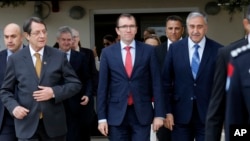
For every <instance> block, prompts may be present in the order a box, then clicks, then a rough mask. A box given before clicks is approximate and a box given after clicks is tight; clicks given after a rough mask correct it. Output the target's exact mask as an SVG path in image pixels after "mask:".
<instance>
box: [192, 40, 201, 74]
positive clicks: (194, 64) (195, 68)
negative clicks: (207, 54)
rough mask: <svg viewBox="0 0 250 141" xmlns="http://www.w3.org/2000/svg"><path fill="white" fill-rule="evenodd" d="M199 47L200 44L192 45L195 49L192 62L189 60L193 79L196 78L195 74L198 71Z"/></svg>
mask: <svg viewBox="0 0 250 141" xmlns="http://www.w3.org/2000/svg"><path fill="white" fill-rule="evenodd" d="M199 47H200V46H199V45H198V44H195V45H194V48H195V51H194V54H193V56H192V62H191V67H192V74H193V77H194V79H196V75H197V73H198V70H199V65H200V56H199V52H198V49H199Z"/></svg>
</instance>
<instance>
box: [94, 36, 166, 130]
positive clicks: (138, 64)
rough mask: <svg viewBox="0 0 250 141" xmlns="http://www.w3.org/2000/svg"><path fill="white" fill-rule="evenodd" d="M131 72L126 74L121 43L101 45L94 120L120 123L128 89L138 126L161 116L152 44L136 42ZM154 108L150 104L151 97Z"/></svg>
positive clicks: (157, 68)
mask: <svg viewBox="0 0 250 141" xmlns="http://www.w3.org/2000/svg"><path fill="white" fill-rule="evenodd" d="M135 49H136V51H135V52H136V54H135V62H134V66H133V71H132V75H131V77H130V78H129V77H128V76H127V73H126V70H125V67H124V64H123V61H122V55H121V45H120V43H116V44H114V45H112V46H110V47H108V48H104V49H103V51H102V55H101V62H100V74H99V85H98V94H97V113H98V119H99V120H100V119H107V121H108V124H109V125H114V126H116V125H120V124H121V123H122V121H123V118H124V115H125V113H126V109H127V99H128V95H129V92H131V93H132V96H133V100H134V109H135V113H136V116H137V118H138V120H139V123H140V124H141V125H150V124H151V123H152V119H153V117H165V111H164V106H163V99H162V91H161V81H160V70H159V67H158V65H157V60H156V56H155V50H154V47H151V46H149V45H146V44H144V43H141V42H138V41H136V48H135ZM153 96H154V100H155V105H154V106H155V107H154V108H155V109H153V107H152V101H151V99H152V97H153Z"/></svg>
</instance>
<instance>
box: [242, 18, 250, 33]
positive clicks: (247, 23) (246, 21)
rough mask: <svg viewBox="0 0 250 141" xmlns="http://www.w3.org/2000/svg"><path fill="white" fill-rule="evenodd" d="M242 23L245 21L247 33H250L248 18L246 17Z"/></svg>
mask: <svg viewBox="0 0 250 141" xmlns="http://www.w3.org/2000/svg"><path fill="white" fill-rule="evenodd" d="M242 23H243V26H244V29H245V31H246V32H247V34H248V33H250V23H249V21H248V19H246V18H244V19H243V21H242Z"/></svg>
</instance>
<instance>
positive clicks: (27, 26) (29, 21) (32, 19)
mask: <svg viewBox="0 0 250 141" xmlns="http://www.w3.org/2000/svg"><path fill="white" fill-rule="evenodd" d="M32 22H35V23H40V24H43V25H44V26H45V29H46V30H47V27H46V24H45V23H44V22H43V20H42V19H40V18H38V17H30V18H29V19H27V20H26V21H24V24H23V32H26V33H28V34H30V33H31V24H32Z"/></svg>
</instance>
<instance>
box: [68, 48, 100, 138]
mask: <svg viewBox="0 0 250 141" xmlns="http://www.w3.org/2000/svg"><path fill="white" fill-rule="evenodd" d="M86 60H87V56H86V55H85V54H83V53H80V52H77V51H74V50H71V54H70V61H69V62H70V64H71V66H72V68H73V69H74V71H75V73H76V75H77V76H78V78H79V80H80V81H81V82H82V84H83V86H82V89H81V91H80V92H79V93H77V94H76V95H74V96H72V97H71V98H69V99H67V100H65V102H64V105H65V109H66V116H67V123H68V124H67V126H68V133H67V141H83V140H84V141H88V140H89V141H90V129H91V128H90V127H91V122H92V119H93V118H94V113H95V111H94V103H93V97H92V81H91V79H92V78H91V75H90V72H89V68H88V64H87V61H86ZM84 95H86V96H88V97H89V103H88V104H87V105H81V104H80V103H81V101H82V100H81V98H82V96H84Z"/></svg>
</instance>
